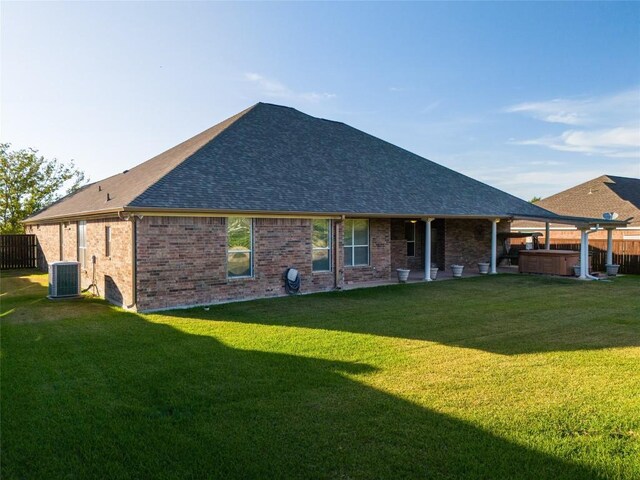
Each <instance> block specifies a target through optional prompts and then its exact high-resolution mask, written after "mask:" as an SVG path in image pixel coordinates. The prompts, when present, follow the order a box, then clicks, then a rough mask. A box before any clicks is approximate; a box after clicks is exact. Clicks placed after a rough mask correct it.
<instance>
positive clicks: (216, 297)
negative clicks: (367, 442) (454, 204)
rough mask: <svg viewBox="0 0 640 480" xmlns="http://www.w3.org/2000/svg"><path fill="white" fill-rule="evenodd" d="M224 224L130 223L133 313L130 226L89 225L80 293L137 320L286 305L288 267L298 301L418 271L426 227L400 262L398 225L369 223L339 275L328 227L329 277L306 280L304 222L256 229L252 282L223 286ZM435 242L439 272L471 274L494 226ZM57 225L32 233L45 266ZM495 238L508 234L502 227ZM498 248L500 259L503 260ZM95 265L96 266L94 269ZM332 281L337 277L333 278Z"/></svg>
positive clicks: (339, 232) (69, 229)
mask: <svg viewBox="0 0 640 480" xmlns="http://www.w3.org/2000/svg"><path fill="white" fill-rule="evenodd" d="M226 222H227V220H226V218H222V217H215V218H214V217H144V218H142V219H139V220H136V236H137V246H136V259H137V264H136V272H135V274H136V297H137V298H136V305H135V307H134V306H133V299H134V292H133V285H132V281H133V273H134V272H133V271H132V228H133V227H132V222H131V221H124V220H120V219H117V218H112V219H103V220H90V221H87V235H86V236H87V252H86V255H87V256H86V258H87V262H86V265H85V267H84V269H83V271H82V287H83V288H87V287H89V285H91V284H93V283H95V284H96V285H95V287H93V289H92V291H93V292H94V293H96V294H98V295H100V296H103V297H105V298H106V299H108V300H109V301H111V302H113V303H115V304H118V305H123V306H125V307H133V308H137V309H138V310H141V311H146V310H157V309H165V308H173V307H180V306H192V305H203V304H211V303H217V302H225V301H233V300H243V299H252V298H260V297H274V296H281V295H285V290H284V281H283V278H282V276H283V273H284V271H285V270H286V269H287V268H289V267H294V268H297V269H298V270H299V271H300V274H301V292H303V293H308V292H318V291H326V290H331V289H333V288H335V286H336V281H337V282H338V286H341V285H342V284H354V283H359V282H367V281H373V280H388V279H390V278H392V276H393V277H395V269H396V268H401V267H404V268H406V267H408V268H411V269H412V270H418V269H422V268H424V263H422V262H423V258H422V257H423V250H424V245H423V243H424V240H423V239H424V222H422V221H420V222H418V223H417V224H416V256H415V257H409V258H408V257H407V255H406V241H405V240H404V220H397V219H394V220H391V219H371V220H370V221H369V248H370V264H369V265H367V266H356V267H348V266H347V267H345V266H344V265H343V257H344V253H343V246H344V244H343V224H342V223H341V222H332V225H333V229H332V246H333V248H332V261H331V268H332V271H330V272H313V271H312V244H311V234H312V221H311V220H310V219H300V218H298V219H288V218H279V219H270V218H257V219H254V220H253V277H252V278H232V279H229V278H227V270H226V250H227V230H226V228H227V227H226ZM107 226H110V227H111V255H110V256H108V257H107V256H106V255H105V253H106V252H105V227H107ZM432 227H433V229H434V231H435V230H436V229H437V231H438V235H439V245H440V246H439V247H438V248H439V249H440V250H441V251H440V253H439V254H437V253H434V257H435V256H436V255H437V256H438V258H442V260H438V261H436V263H437V264H438V266H439V267H440V268H441V269H442V268H449V267H450V265H451V264H453V263H461V264H463V265H465V266H467V267H468V268H476V263H477V262H479V261H488V260H489V258H490V247H491V222H490V221H488V220H468V219H447V220H442V219H440V220H435V221H434V222H433V224H432ZM59 228H60V227H59V225H58V224H51V225H40V226H29V227H28V229H27V231H28V233H34V234H36V235H37V237H38V241H39V244H40V247H41V249H42V253H43V255H44V257H45V259H46V261H47V262H52V261H57V260H60V230H59ZM77 228H78V227H77V222H71V223H68V224H66V226H63V245H62V250H63V253H64V255H63V260H77V258H78V251H77ZM498 231H499V232H505V231H509V224H508V223H507V222H500V223H498ZM501 248H502V247H501V245H498V253H499V252H500V250H501ZM92 256H95V257H96V262H95V264H93V263H92V261H91V258H92ZM336 271H337V275H336V274H335V273H334V272H336Z"/></svg>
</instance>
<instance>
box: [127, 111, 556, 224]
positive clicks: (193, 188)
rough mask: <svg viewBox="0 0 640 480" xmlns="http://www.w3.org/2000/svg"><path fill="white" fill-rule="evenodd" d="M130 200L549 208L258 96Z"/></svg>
mask: <svg viewBox="0 0 640 480" xmlns="http://www.w3.org/2000/svg"><path fill="white" fill-rule="evenodd" d="M129 206H131V207H155V208H185V209H204V210H209V209H210V210H240V211H264V212H269V211H271V212H313V213H346V214H349V213H351V214H357V213H371V214H389V215H393V214H399V215H400V214H401V215H420V214H424V215H427V214H429V215H481V216H491V215H496V216H507V215H512V214H522V215H543V216H549V212H547V211H546V210H543V209H541V208H539V207H536V206H535V205H532V204H530V203H528V202H525V201H523V200H521V199H519V198H516V197H514V196H512V195H509V194H507V193H505V192H502V191H500V190H498V189H495V188H493V187H490V186H488V185H485V184H483V183H481V182H478V181H476V180H473V179H471V178H469V177H466V176H464V175H461V174H459V173H457V172H454V171H453V170H450V169H448V168H445V167H443V166H441V165H438V164H436V163H433V162H431V161H429V160H427V159H424V158H422V157H419V156H417V155H415V154H412V153H411V152H408V151H406V150H403V149H402V148H399V147H396V146H395V145H392V144H390V143H388V142H385V141H383V140H380V139H378V138H375V137H373V136H371V135H368V134H366V133H364V132H361V131H359V130H356V129H354V128H352V127H350V126H348V125H345V124H343V123H339V122H332V121H327V120H323V119H318V118H314V117H311V116H309V115H306V114H304V113H301V112H298V111H297V110H294V109H292V108H288V107H281V106H276V105H270V104H262V103H260V104H258V105H256V106H255V107H254V108H253V109H251V110H250V111H248V112H247V113H245V114H244V115H243V116H242V117H240V118H239V119H237V120H236V121H235V122H234V123H233V124H232V125H230V126H229V127H228V128H227V129H226V130H225V131H224V132H222V133H220V134H219V135H217V136H216V137H214V138H213V139H212V140H211V141H210V142H209V143H208V144H206V145H205V146H203V147H202V148H201V149H199V150H198V151H196V152H195V153H194V154H193V155H191V156H190V157H189V158H187V159H186V160H185V161H184V162H182V163H180V164H179V165H177V166H176V167H175V168H174V169H173V170H171V171H170V172H169V173H168V174H166V175H165V176H164V177H162V178H161V179H160V180H159V181H157V182H156V183H155V184H153V185H151V186H150V187H149V188H148V189H147V190H146V191H144V192H143V193H142V194H141V195H139V196H138V197H137V198H135V199H134V200H133V201H131V202H130V204H129Z"/></svg>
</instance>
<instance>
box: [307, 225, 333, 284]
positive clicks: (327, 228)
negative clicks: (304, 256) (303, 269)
mask: <svg viewBox="0 0 640 480" xmlns="http://www.w3.org/2000/svg"><path fill="white" fill-rule="evenodd" d="M311 243H312V244H313V254H312V255H313V271H314V272H327V271H330V270H331V220H314V221H313V232H312V234H311Z"/></svg>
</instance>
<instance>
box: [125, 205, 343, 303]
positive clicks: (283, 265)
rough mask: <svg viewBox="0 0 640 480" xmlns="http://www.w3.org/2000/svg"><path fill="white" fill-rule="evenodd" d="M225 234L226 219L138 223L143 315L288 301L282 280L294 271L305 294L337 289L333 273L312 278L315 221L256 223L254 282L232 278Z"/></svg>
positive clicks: (145, 220) (166, 219) (263, 220)
mask: <svg viewBox="0 0 640 480" xmlns="http://www.w3.org/2000/svg"><path fill="white" fill-rule="evenodd" d="M226 228H227V227H226V219H225V218H212V217H145V218H143V219H142V220H141V221H139V222H138V231H137V237H138V250H137V275H136V278H137V286H138V299H137V300H138V309H139V310H155V309H163V308H170V307H177V306H188V305H202V304H210V303H216V302H224V301H231V300H242V299H250V298H259V297H273V296H280V295H285V290H284V281H283V274H284V272H285V270H286V269H287V268H290V267H293V268H296V269H298V270H299V271H300V275H301V287H300V290H301V292H316V291H324V290H330V289H332V288H334V286H335V277H334V273H333V272H312V256H311V255H312V247H311V231H312V229H311V220H309V219H266V218H257V219H254V220H253V277H252V278H232V279H228V278H227V270H226V248H227V233H226V232H227V230H226ZM333 240H334V243H333V244H334V245H335V238H334V239H333ZM334 252H335V248H334ZM334 268H335V267H334Z"/></svg>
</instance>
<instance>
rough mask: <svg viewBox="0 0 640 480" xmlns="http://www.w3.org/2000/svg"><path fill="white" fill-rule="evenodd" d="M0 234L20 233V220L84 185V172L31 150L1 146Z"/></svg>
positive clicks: (72, 164) (71, 162) (22, 228)
mask: <svg viewBox="0 0 640 480" xmlns="http://www.w3.org/2000/svg"><path fill="white" fill-rule="evenodd" d="M0 167H1V168H0V215H1V218H0V222H1V223H0V233H23V232H24V226H23V225H22V223H21V222H22V220H24V219H25V218H27V217H28V216H29V215H31V214H33V213H35V212H37V211H38V210H41V209H43V208H44V207H46V206H48V205H50V204H51V203H53V202H55V201H56V200H58V199H59V198H60V197H61V196H62V192H63V188H64V187H65V186H67V187H68V189H67V191H66V194H69V193H71V192H73V191H75V190H77V189H78V188H80V186H81V185H83V184H84V183H86V180H85V177H84V173H83V172H82V171H80V170H78V169H76V167H75V165H74V163H73V161H70V162H69V163H68V164H64V163H62V162H59V161H58V160H57V159H55V158H54V159H52V160H47V159H46V158H44V157H43V156H39V155H38V151H37V150H34V149H32V148H29V149H23V150H17V151H12V150H11V144H9V143H2V144H0Z"/></svg>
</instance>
